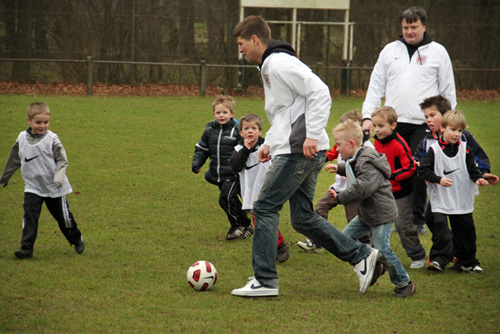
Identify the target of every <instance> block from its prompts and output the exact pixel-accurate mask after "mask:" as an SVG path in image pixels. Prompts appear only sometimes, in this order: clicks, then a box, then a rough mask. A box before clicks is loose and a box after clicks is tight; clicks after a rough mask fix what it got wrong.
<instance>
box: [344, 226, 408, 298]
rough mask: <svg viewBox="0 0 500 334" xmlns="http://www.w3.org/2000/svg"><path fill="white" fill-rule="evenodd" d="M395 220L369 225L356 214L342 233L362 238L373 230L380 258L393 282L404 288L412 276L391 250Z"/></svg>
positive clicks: (375, 245)
mask: <svg viewBox="0 0 500 334" xmlns="http://www.w3.org/2000/svg"><path fill="white" fill-rule="evenodd" d="M392 223H393V221H390V222H388V223H386V224H382V225H377V226H368V225H366V224H365V223H363V222H362V221H361V220H360V219H359V216H356V217H355V218H354V219H353V220H351V221H350V222H349V224H348V225H347V226H346V227H345V228H344V230H343V231H342V233H344V234H345V235H346V236H349V237H352V238H356V239H358V238H361V237H364V236H365V235H367V234H369V233H370V232H371V234H372V240H373V245H374V247H375V248H376V249H378V250H379V253H378V254H379V260H380V262H382V264H383V265H384V266H385V267H386V268H387V271H389V275H390V277H391V282H392V283H394V284H396V286H397V287H398V288H403V287H405V286H407V285H408V283H410V276H409V275H408V273H407V272H406V270H405V268H404V267H403V265H402V264H401V261H399V258H398V257H397V255H396V254H394V252H393V251H392V250H391V242H390V240H389V238H390V235H391V227H392Z"/></svg>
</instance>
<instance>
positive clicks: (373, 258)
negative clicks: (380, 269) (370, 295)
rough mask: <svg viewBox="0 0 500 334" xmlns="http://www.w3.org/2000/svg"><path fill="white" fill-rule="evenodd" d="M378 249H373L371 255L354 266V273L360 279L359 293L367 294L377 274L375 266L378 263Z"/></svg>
mask: <svg viewBox="0 0 500 334" xmlns="http://www.w3.org/2000/svg"><path fill="white" fill-rule="evenodd" d="M377 258H378V249H375V248H373V250H372V252H371V253H370V255H368V256H367V257H366V258H364V259H363V260H361V261H359V263H357V264H356V265H355V266H354V271H355V272H356V274H358V278H359V292H361V293H363V294H364V293H365V292H366V290H367V289H368V287H369V286H370V283H371V281H372V277H373V273H374V272H375V264H376V263H377Z"/></svg>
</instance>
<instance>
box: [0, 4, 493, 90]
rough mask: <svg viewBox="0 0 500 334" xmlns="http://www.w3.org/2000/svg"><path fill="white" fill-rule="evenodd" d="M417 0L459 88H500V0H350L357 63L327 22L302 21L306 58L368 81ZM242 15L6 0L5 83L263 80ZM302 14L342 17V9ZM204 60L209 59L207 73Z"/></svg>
mask: <svg viewBox="0 0 500 334" xmlns="http://www.w3.org/2000/svg"><path fill="white" fill-rule="evenodd" d="M411 5H420V6H423V7H424V8H425V9H426V10H427V12H428V14H429V23H428V27H427V31H428V32H429V33H430V34H431V36H432V37H433V38H434V39H435V40H436V41H438V42H439V43H441V44H443V45H444V46H445V47H446V48H447V50H448V51H449V53H450V57H451V59H452V61H453V64H454V69H455V77H456V82H457V88H460V89H498V88H499V87H500V74H499V71H498V69H499V68H500V66H499V65H500V21H499V20H498V17H500V2H498V1H494V0H481V1H480V0H472V1H467V2H456V1H451V0H442V1H439V2H436V1H414V2H412V3H411V4H409V2H408V1H403V0H401V1H392V2H389V3H388V2H387V1H382V0H378V1H377V0H352V1H351V11H350V21H351V22H354V23H355V25H354V46H355V50H356V51H355V54H354V59H353V62H352V63H351V64H345V63H344V62H343V61H342V60H341V59H342V56H341V52H342V43H343V31H342V29H339V28H335V27H326V26H306V27H304V29H303V33H302V34H301V36H300V38H301V59H302V60H303V61H304V62H305V63H306V64H308V65H309V66H310V67H311V68H313V69H315V70H317V68H318V66H320V67H321V70H320V72H321V76H322V77H323V79H324V80H325V81H326V82H327V83H328V84H329V86H330V87H331V88H332V89H341V88H342V87H341V85H343V84H346V83H348V85H349V88H350V89H365V88H366V87H367V86H368V81H369V76H370V73H371V69H372V66H373V65H374V64H375V62H376V60H377V57H378V53H379V52H380V50H381V49H382V48H383V46H384V45H385V44H386V43H388V42H390V41H391V40H394V39H396V38H397V37H398V36H399V35H400V34H401V31H400V23H399V20H398V17H399V11H400V10H401V9H404V8H407V7H409V6H411ZM238 13H239V1H238V0H149V1H146V0H0V81H17V82H66V83H87V82H88V80H89V75H90V74H91V75H92V80H93V82H98V83H105V84H131V85H135V84H140V83H165V84H172V83H173V84H179V85H200V84H201V79H202V78H203V80H204V84H205V85H208V86H220V87H225V88H234V87H238V86H240V85H242V84H243V86H245V85H260V81H259V78H258V73H257V71H253V70H248V69H247V68H243V67H239V66H237V65H239V62H238V52H237V51H238V50H237V45H236V43H235V41H234V40H233V38H232V36H231V33H232V29H233V28H234V26H235V25H236V24H237V22H238V20H239V17H238ZM247 14H248V15H262V16H263V17H264V18H266V19H268V20H287V19H288V18H289V15H290V11H289V10H286V9H259V8H253V9H250V10H249V11H247ZM298 15H299V19H300V20H303V21H328V22H333V21H342V20H343V16H342V15H343V13H336V12H335V11H320V10H300V11H299V13H298ZM271 28H272V33H273V37H274V38H276V39H282V40H288V41H289V40H290V39H291V38H290V33H291V32H290V29H289V27H287V26H286V25H284V24H283V25H280V24H273V25H272V26H271ZM89 56H90V57H92V59H93V61H94V66H93V68H92V73H89V71H88V64H87V63H88V60H87V57H89ZM23 59H24V60H27V59H30V60H36V61H20V60H23ZM202 61H205V63H206V64H207V65H209V66H206V67H205V73H204V76H202V73H201V70H200V69H201V68H202V67H200V63H201V62H202ZM318 64H322V65H318ZM241 72H244V73H245V74H246V75H245V77H244V79H243V81H242V78H241V77H240V74H241Z"/></svg>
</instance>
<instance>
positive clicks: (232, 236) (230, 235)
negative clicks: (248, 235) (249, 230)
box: [226, 226, 245, 241]
mask: <svg viewBox="0 0 500 334" xmlns="http://www.w3.org/2000/svg"><path fill="white" fill-rule="evenodd" d="M244 235H245V231H244V230H243V227H241V226H238V227H231V228H230V229H229V231H227V235H226V240H228V241H232V240H236V239H239V238H241V237H242V236H244Z"/></svg>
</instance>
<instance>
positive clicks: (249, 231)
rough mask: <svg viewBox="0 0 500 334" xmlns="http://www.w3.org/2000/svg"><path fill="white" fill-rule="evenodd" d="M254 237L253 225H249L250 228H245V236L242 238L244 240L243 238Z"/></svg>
mask: <svg viewBox="0 0 500 334" xmlns="http://www.w3.org/2000/svg"><path fill="white" fill-rule="evenodd" d="M252 235H253V227H252V225H248V226H245V227H243V236H242V239H243V238H248V237H251V236H252Z"/></svg>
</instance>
